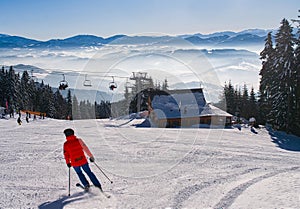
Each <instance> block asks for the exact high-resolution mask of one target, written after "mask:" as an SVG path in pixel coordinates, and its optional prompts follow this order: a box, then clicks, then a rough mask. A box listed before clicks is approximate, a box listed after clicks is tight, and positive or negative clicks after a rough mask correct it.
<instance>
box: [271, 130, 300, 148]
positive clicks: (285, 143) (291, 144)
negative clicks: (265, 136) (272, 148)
mask: <svg viewBox="0 0 300 209" xmlns="http://www.w3.org/2000/svg"><path fill="white" fill-rule="evenodd" d="M267 130H268V132H269V134H270V136H271V139H272V141H273V143H275V144H277V145H278V147H280V148H281V149H285V150H289V151H296V152H299V151H300V137H298V136H295V135H291V134H287V133H285V132H281V131H274V130H272V129H271V128H268V129H267Z"/></svg>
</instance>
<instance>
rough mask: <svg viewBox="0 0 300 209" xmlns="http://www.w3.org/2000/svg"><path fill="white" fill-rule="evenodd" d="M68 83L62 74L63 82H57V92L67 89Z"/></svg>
mask: <svg viewBox="0 0 300 209" xmlns="http://www.w3.org/2000/svg"><path fill="white" fill-rule="evenodd" d="M68 86H69V85H68V82H67V81H66V79H65V74H63V80H62V81H60V82H59V87H58V89H59V90H65V89H66V88H68Z"/></svg>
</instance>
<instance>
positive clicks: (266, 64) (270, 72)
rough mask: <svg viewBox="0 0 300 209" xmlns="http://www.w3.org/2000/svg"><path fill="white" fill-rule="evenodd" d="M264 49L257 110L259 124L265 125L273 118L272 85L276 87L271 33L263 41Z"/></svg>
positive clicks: (261, 57)
mask: <svg viewBox="0 0 300 209" xmlns="http://www.w3.org/2000/svg"><path fill="white" fill-rule="evenodd" d="M265 41H266V42H265V48H264V49H263V51H262V52H261V53H260V59H261V60H262V69H261V70H260V73H259V75H260V76H261V79H260V86H259V92H260V98H259V109H260V115H259V118H260V119H261V120H260V122H261V123H263V124H264V123H266V122H267V121H271V120H272V119H274V117H273V116H272V115H271V114H270V112H271V108H272V91H271V89H275V88H274V87H273V85H276V82H273V81H274V80H276V79H275V77H274V68H273V67H274V55H275V50H274V48H273V42H272V33H271V32H269V33H268V36H267V38H266V39H265Z"/></svg>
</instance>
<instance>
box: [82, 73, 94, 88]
mask: <svg viewBox="0 0 300 209" xmlns="http://www.w3.org/2000/svg"><path fill="white" fill-rule="evenodd" d="M83 86H88V87H90V86H92V81H91V80H88V79H87V74H85V79H84V81H83Z"/></svg>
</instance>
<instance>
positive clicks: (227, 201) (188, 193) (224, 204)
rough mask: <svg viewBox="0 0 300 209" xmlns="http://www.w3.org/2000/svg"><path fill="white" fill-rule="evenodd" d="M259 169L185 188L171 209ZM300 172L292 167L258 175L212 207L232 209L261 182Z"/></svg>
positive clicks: (178, 194) (238, 186) (241, 184)
mask: <svg viewBox="0 0 300 209" xmlns="http://www.w3.org/2000/svg"><path fill="white" fill-rule="evenodd" d="M260 170H261V169H259V168H253V169H247V170H244V171H243V172H239V173H236V174H232V175H228V176H225V177H222V178H219V179H214V180H213V181H211V182H203V183H200V184H194V185H191V186H188V187H185V188H183V189H182V190H180V191H179V192H178V193H177V195H175V197H174V200H173V202H174V204H173V205H172V207H171V208H176V209H177V208H183V205H184V203H185V202H186V201H188V200H189V199H190V198H191V197H192V196H193V195H195V194H196V193H197V192H200V191H201V190H204V189H206V188H209V187H217V185H218V184H223V183H232V182H234V181H235V180H236V178H237V177H238V176H243V175H246V174H248V173H250V172H255V171H260ZM296 170H300V167H291V168H285V169H281V170H274V171H272V172H268V173H266V174H263V175H258V176H257V177H255V178H252V179H251V180H248V181H246V182H244V183H240V184H238V185H237V186H235V187H234V188H233V189H231V190H229V191H228V192H227V193H225V195H223V197H222V198H221V199H220V201H219V202H218V203H217V204H215V205H214V206H212V207H211V208H230V206H231V205H232V204H233V203H234V201H235V200H236V199H237V198H238V197H239V196H240V195H242V194H243V193H244V191H245V190H246V189H247V188H249V187H250V186H252V185H254V184H256V183H259V182H260V181H263V180H265V179H268V178H271V177H273V176H276V175H279V174H282V173H287V172H290V171H296Z"/></svg>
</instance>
